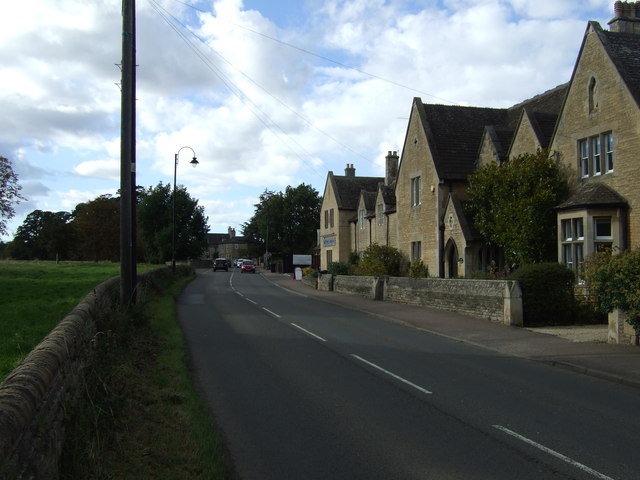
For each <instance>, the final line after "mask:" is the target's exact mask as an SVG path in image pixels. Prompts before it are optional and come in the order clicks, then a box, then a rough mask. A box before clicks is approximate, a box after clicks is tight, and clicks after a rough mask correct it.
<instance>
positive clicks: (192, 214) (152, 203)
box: [137, 182, 209, 263]
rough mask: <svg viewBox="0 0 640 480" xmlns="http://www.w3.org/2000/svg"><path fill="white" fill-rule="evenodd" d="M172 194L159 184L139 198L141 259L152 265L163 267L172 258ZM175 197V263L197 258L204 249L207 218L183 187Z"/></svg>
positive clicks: (168, 189)
mask: <svg viewBox="0 0 640 480" xmlns="http://www.w3.org/2000/svg"><path fill="white" fill-rule="evenodd" d="M172 194H173V192H172V191H171V185H170V184H167V185H163V184H162V182H160V183H159V184H158V185H157V186H156V187H155V188H151V187H149V188H148V189H147V190H146V191H144V193H142V194H141V195H140V201H139V203H138V212H137V218H138V230H139V235H140V241H141V243H142V248H143V251H144V256H145V258H146V260H147V261H149V262H152V263H164V262H166V261H168V260H170V259H171V257H172V248H171V245H172V236H173V196H172ZM175 194H176V199H175V200H176V213H175V222H176V224H175V233H176V242H175V248H176V259H182V260H184V259H187V258H198V257H200V255H202V252H203V251H205V250H206V248H207V232H208V231H209V227H208V225H207V221H208V218H207V217H206V216H205V215H204V207H201V206H199V205H198V201H197V200H195V199H193V198H191V196H190V195H189V193H188V192H187V189H186V188H185V187H183V186H178V187H177V189H176V191H175Z"/></svg>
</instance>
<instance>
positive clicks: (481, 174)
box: [466, 150, 569, 268]
mask: <svg viewBox="0 0 640 480" xmlns="http://www.w3.org/2000/svg"><path fill="white" fill-rule="evenodd" d="M568 190H569V188H568V183H567V181H566V179H565V178H564V176H563V175H562V174H561V171H560V168H559V166H558V164H557V163H556V162H555V161H554V160H553V159H552V158H550V156H549V153H548V152H547V151H546V150H538V151H537V152H536V153H535V154H525V155H520V156H518V157H515V158H513V159H510V160H509V161H507V162H505V163H504V164H502V165H498V164H496V163H492V164H489V165H487V166H485V167H482V168H480V169H478V170H477V171H476V172H475V173H474V174H473V175H471V176H470V177H469V188H468V190H467V194H468V197H469V202H468V204H467V206H466V210H467V212H468V213H469V214H471V216H472V218H473V222H474V225H475V227H476V228H477V229H478V231H479V232H480V233H481V234H482V235H483V237H484V238H485V240H486V241H487V242H488V243H489V244H491V245H495V246H498V247H501V248H502V249H503V250H504V254H505V258H506V260H507V262H508V264H509V267H511V268H513V267H515V266H517V265H521V264H524V263H539V262H544V261H554V260H556V255H557V250H556V248H557V247H556V234H557V232H556V220H555V211H554V207H555V206H557V205H558V204H559V203H561V202H562V201H563V200H564V199H565V198H566V196H567V194H568Z"/></svg>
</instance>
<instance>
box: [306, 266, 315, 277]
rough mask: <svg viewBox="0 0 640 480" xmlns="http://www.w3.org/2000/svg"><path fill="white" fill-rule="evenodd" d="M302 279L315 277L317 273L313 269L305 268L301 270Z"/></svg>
mask: <svg viewBox="0 0 640 480" xmlns="http://www.w3.org/2000/svg"><path fill="white" fill-rule="evenodd" d="M302 276H303V277H317V276H318V273H317V272H316V270H315V269H314V268H313V267H305V268H303V269H302Z"/></svg>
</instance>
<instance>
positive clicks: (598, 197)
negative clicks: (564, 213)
mask: <svg viewBox="0 0 640 480" xmlns="http://www.w3.org/2000/svg"><path fill="white" fill-rule="evenodd" d="M628 206H629V205H628V203H627V201H626V200H625V199H624V198H623V197H622V196H621V195H619V194H618V193H617V192H616V191H615V190H613V189H612V188H611V187H609V186H607V185H606V184H604V183H603V182H600V181H593V180H592V181H587V182H584V183H582V184H581V185H580V186H579V187H578V189H577V190H576V192H575V193H574V194H573V195H571V197H570V198H569V199H568V200H566V201H564V202H562V203H561V204H560V205H558V206H557V207H556V210H576V209H579V208H587V207H590V208H594V207H628Z"/></svg>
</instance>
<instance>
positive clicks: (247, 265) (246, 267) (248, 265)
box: [240, 260, 256, 273]
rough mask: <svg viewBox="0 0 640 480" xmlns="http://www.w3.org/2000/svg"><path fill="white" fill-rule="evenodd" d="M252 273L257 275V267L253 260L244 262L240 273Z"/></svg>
mask: <svg viewBox="0 0 640 480" xmlns="http://www.w3.org/2000/svg"><path fill="white" fill-rule="evenodd" d="M244 272H250V273H256V265H255V263H253V260H243V261H242V265H241V266H240V273H244Z"/></svg>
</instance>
